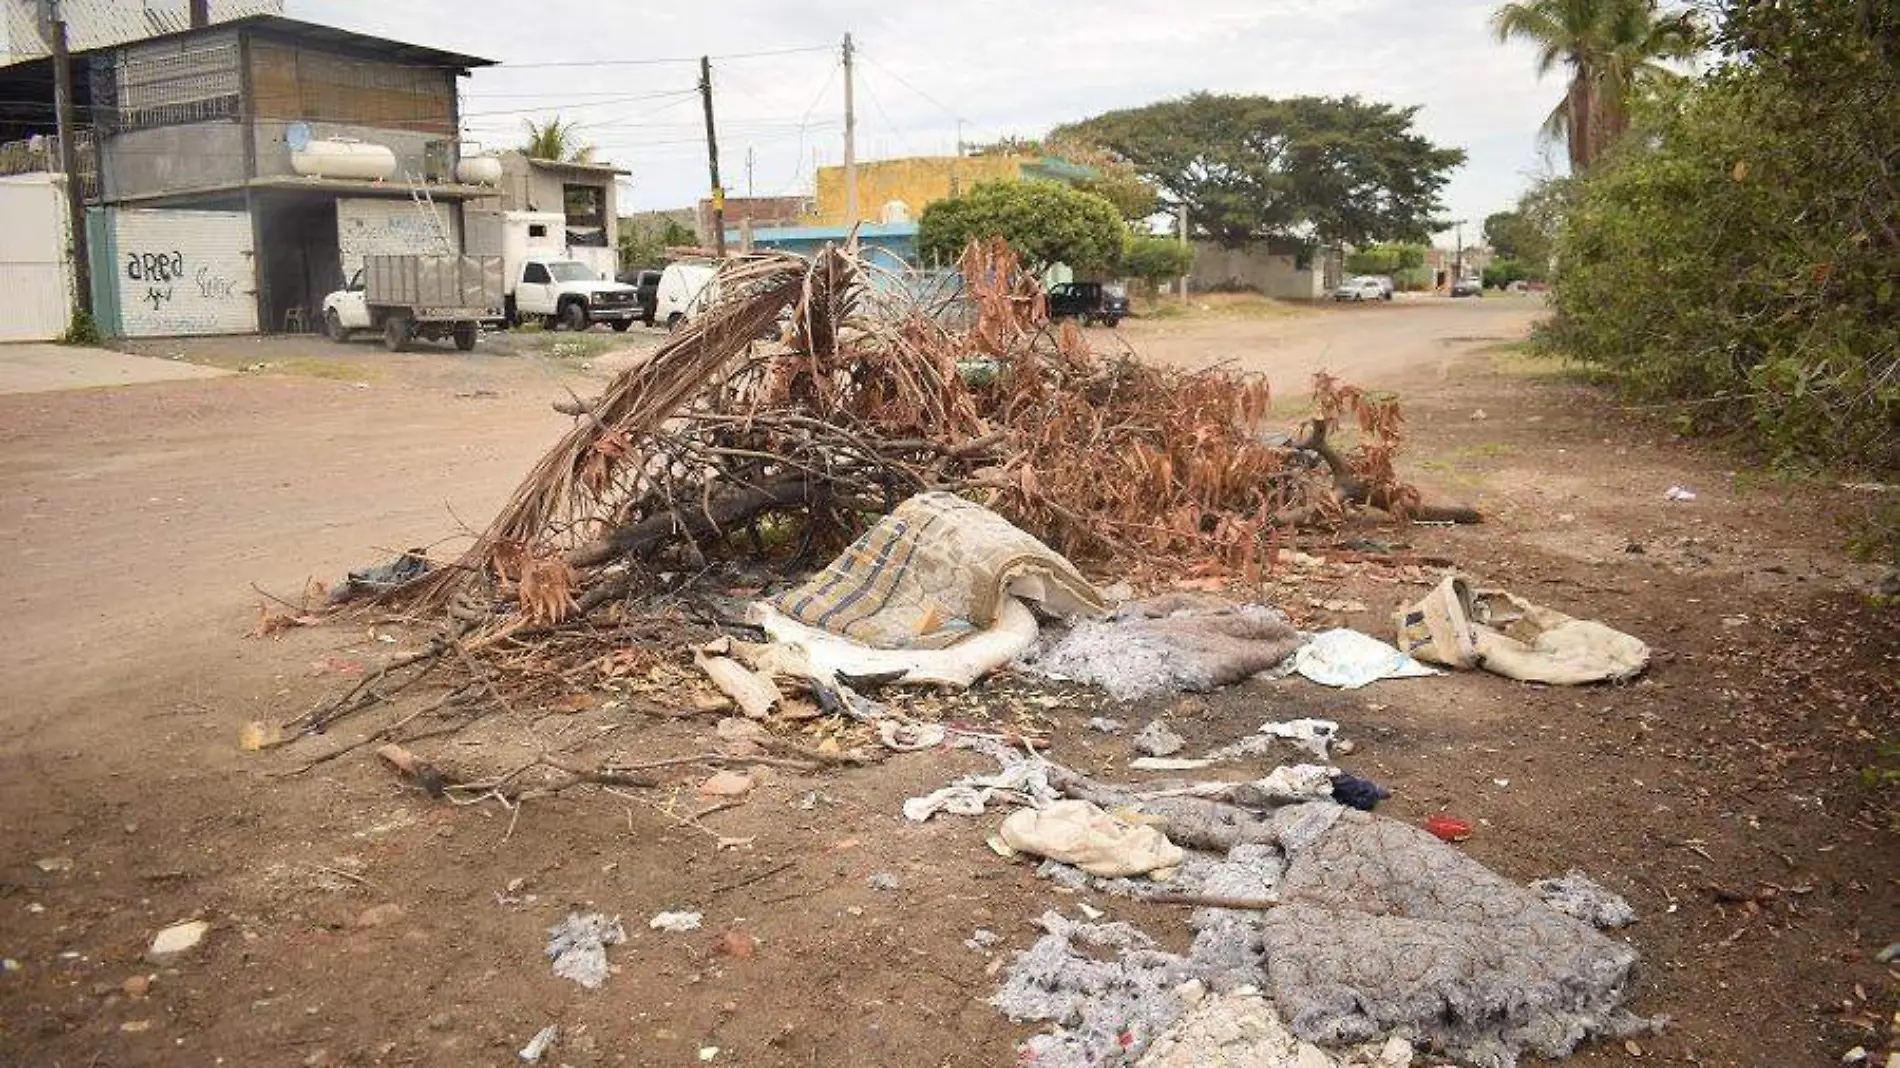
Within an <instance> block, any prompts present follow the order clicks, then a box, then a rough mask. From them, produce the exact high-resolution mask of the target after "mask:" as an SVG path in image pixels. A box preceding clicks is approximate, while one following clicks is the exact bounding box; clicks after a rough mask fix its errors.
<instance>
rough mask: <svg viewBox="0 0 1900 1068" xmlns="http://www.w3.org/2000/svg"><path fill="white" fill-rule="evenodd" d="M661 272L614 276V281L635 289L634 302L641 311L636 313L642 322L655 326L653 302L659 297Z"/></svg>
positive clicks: (634, 272) (622, 272)
mask: <svg viewBox="0 0 1900 1068" xmlns="http://www.w3.org/2000/svg"><path fill="white" fill-rule="evenodd" d="M660 274H661V272H659V271H652V270H647V271H621V272H620V273H619V274H617V275H614V281H616V282H619V283H621V284H622V285H629V286H632V287H633V302H634V305H635V307H636V308H638V309H639V310H638V311H637V312H635V314H636V315H638V316H639V318H640V321H641V322H643V323H645V324H647V325H648V326H652V325H653V302H654V300H655V299H656V298H657V297H658V296H659V290H660Z"/></svg>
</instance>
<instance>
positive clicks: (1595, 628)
mask: <svg viewBox="0 0 1900 1068" xmlns="http://www.w3.org/2000/svg"><path fill="white" fill-rule="evenodd" d="M1392 624H1393V629H1394V630H1396V631H1397V632H1398V640H1399V646H1400V647H1401V648H1403V649H1405V650H1406V651H1407V652H1409V653H1412V654H1414V655H1416V656H1418V657H1419V658H1421V659H1424V660H1430V661H1432V662H1434V663H1439V664H1444V665H1446V666H1448V667H1455V668H1472V667H1482V668H1484V669H1485V670H1486V671H1490V672H1493V673H1495V674H1499V675H1503V676H1506V677H1507V678H1513V679H1518V680H1520V681H1523V682H1543V683H1551V684H1554V685H1561V686H1570V685H1576V684H1579V683H1588V682H1620V681H1622V680H1624V679H1628V678H1632V677H1634V676H1636V675H1638V674H1640V673H1641V672H1642V670H1643V669H1644V668H1645V667H1647V666H1648V664H1649V646H1647V645H1645V644H1643V643H1642V642H1641V641H1639V640H1638V639H1636V638H1633V637H1631V636H1629V635H1628V634H1624V633H1623V632H1622V631H1619V630H1613V629H1611V628H1609V627H1606V626H1604V625H1603V624H1601V623H1597V622H1594V621H1592V620H1587V619H1573V618H1572V617H1570V616H1567V615H1564V614H1563V613H1562V612H1557V611H1554V610H1552V609H1549V608H1544V607H1542V606H1541V605H1536V604H1532V603H1531V602H1529V601H1526V600H1524V599H1523V598H1521V597H1517V596H1514V595H1512V594H1510V593H1506V592H1504V591H1501V590H1482V591H1477V592H1473V590H1472V589H1471V585H1470V582H1469V580H1467V579H1465V578H1464V577H1463V576H1461V575H1448V576H1446V577H1445V579H1444V581H1443V582H1441V583H1439V585H1438V586H1437V588H1435V589H1433V590H1432V592H1431V593H1430V594H1427V595H1426V596H1425V598H1424V599H1423V600H1421V601H1419V602H1418V603H1417V604H1414V605H1413V606H1412V607H1410V608H1407V609H1404V610H1402V611H1400V612H1397V613H1395V614H1394V615H1393V617H1392Z"/></svg>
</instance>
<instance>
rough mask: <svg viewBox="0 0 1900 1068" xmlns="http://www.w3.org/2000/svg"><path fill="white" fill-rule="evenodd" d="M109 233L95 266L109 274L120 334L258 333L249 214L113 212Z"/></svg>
mask: <svg viewBox="0 0 1900 1068" xmlns="http://www.w3.org/2000/svg"><path fill="white" fill-rule="evenodd" d="M107 229H109V230H110V232H111V241H110V244H109V247H108V249H107V250H105V251H106V253H107V254H106V255H103V256H102V255H99V254H98V250H95V252H94V255H93V262H94V263H95V264H98V265H99V268H104V269H108V270H110V271H112V272H113V278H114V281H115V284H116V289H117V293H118V300H117V301H116V304H117V307H118V313H119V322H118V327H119V329H118V332H119V333H121V334H123V335H124V336H126V337H180V336H189V335H194V334H254V333H256V332H257V257H256V255H255V254H254V253H253V250H252V248H251V217H250V215H249V214H248V213H247V212H242V211H178V210H169V209H166V210H159V209H144V210H132V209H115V210H113V211H111V212H110V220H109V225H108V227H107ZM99 268H95V273H97V271H98V269H99Z"/></svg>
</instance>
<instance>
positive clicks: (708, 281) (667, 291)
mask: <svg viewBox="0 0 1900 1068" xmlns="http://www.w3.org/2000/svg"><path fill="white" fill-rule="evenodd" d="M717 296H718V291H717V290H716V289H715V288H714V285H713V269H712V268H711V267H710V266H708V265H706V264H703V263H669V264H667V266H666V270H664V271H661V272H660V278H659V281H658V282H657V283H656V284H655V286H654V292H653V305H652V307H653V312H652V316H653V317H652V320H651V321H652V322H657V323H664V324H665V325H666V328H667V329H668V330H677V329H678V328H679V326H680V324H681V323H684V322H685V321H686V320H688V319H690V318H692V317H693V314H694V313H695V312H697V311H698V310H699V309H700V308H701V307H704V306H705V305H706V304H709V303H711V302H712V301H713V300H714V299H715V298H716V297H717Z"/></svg>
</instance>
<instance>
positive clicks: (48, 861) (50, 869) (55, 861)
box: [33, 857, 73, 875]
mask: <svg viewBox="0 0 1900 1068" xmlns="http://www.w3.org/2000/svg"><path fill="white" fill-rule="evenodd" d="M33 866H34V867H36V868H38V869H39V870H41V871H43V872H46V873H47V874H49V875H50V874H52V873H54V872H62V871H72V870H73V858H71V857H41V858H40V859H38V860H36V861H34V862H33Z"/></svg>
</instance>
